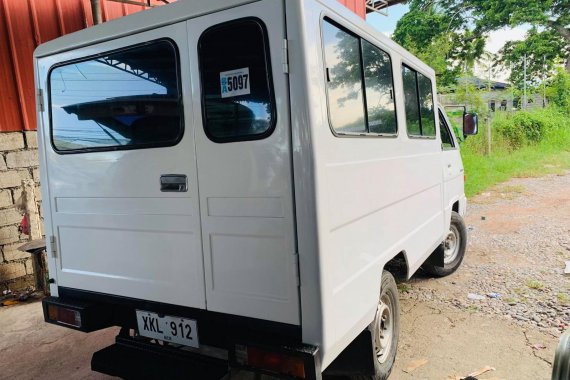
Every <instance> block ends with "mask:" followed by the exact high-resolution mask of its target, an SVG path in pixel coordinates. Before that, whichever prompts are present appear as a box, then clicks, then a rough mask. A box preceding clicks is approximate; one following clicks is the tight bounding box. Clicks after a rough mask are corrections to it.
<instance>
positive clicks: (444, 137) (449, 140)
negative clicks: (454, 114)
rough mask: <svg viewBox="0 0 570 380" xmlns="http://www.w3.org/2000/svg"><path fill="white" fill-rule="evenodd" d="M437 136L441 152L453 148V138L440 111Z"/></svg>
mask: <svg viewBox="0 0 570 380" xmlns="http://www.w3.org/2000/svg"><path fill="white" fill-rule="evenodd" d="M439 134H440V136H441V147H442V148H443V150H448V149H453V148H455V143H454V142H453V137H452V136H451V128H450V127H449V125H447V122H446V121H445V118H444V117H443V114H442V113H441V111H439Z"/></svg>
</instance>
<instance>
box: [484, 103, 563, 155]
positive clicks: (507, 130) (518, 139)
mask: <svg viewBox="0 0 570 380" xmlns="http://www.w3.org/2000/svg"><path fill="white" fill-rule="evenodd" d="M564 128H570V126H568V118H567V117H566V116H565V115H564V114H563V113H562V112H560V111H559V109H558V108H555V107H551V108H546V109H540V110H534V111H519V112H516V113H514V114H506V115H505V114H498V115H497V117H496V118H495V119H494V120H493V125H492V129H493V130H495V131H496V133H497V134H499V135H501V136H502V137H504V138H505V139H506V140H507V142H508V143H509V144H510V145H511V147H512V148H513V149H518V148H520V147H522V146H525V145H529V144H536V143H538V142H540V141H542V140H543V139H544V138H545V136H547V135H549V134H552V133H557V132H560V131H561V130H562V129H564Z"/></svg>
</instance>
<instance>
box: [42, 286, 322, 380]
mask: <svg viewBox="0 0 570 380" xmlns="http://www.w3.org/2000/svg"><path fill="white" fill-rule="evenodd" d="M58 290H59V297H47V298H45V299H44V300H43V309H44V318H45V320H46V322H48V323H53V324H57V325H61V326H63V327H68V328H72V329H75V330H79V331H84V332H91V331H96V330H99V329H102V328H106V327H111V326H120V327H122V328H123V329H122V330H121V331H122V333H121V334H120V335H119V336H118V337H117V341H116V343H115V344H114V345H112V346H109V347H106V348H104V349H103V350H101V351H98V352H96V353H95V354H94V355H93V358H92V363H91V365H92V369H93V370H95V371H98V372H103V373H106V374H109V375H113V376H120V377H123V378H137V379H138V378H147V377H145V376H142V375H141V374H145V373H146V374H153V373H156V372H155V371H160V370H161V368H164V366H169V367H170V368H172V374H171V375H172V376H170V378H178V375H180V378H189V375H190V374H191V373H190V372H188V371H189V370H191V371H194V373H193V376H190V377H194V378H201V379H202V378H204V379H205V378H212V379H214V378H216V377H215V376H218V374H220V373H224V368H225V372H227V369H228V368H230V367H232V368H244V369H246V370H250V371H254V372H261V373H270V374H274V373H271V372H270V371H269V372H268V371H263V370H262V369H259V368H254V367H252V366H250V365H248V363H244V362H243V360H240V355H239V354H238V355H236V350H239V349H240V348H243V347H260V348H262V349H264V350H268V351H269V352H271V353H277V354H278V355H279V354H283V355H290V356H294V357H297V358H300V360H302V362H303V365H304V368H305V374H306V376H305V377H304V378H305V379H320V362H319V354H318V348H317V347H314V346H308V345H304V344H303V343H302V341H301V328H300V326H295V325H288V324H284V323H279V322H272V321H266V320H261V319H255V318H248V317H241V316H236V315H229V314H223V313H216V312H211V311H207V310H201V309H194V308H188V307H183V306H178V305H170V304H163V303H158V302H151V301H145V300H139V299H132V298H126V297H119V296H113V295H108V294H101V293H94V292H88V291H83V290H77V289H69V288H63V287H59V289H58ZM50 305H52V306H53V305H56V306H60V307H64V308H65V309H66V310H72V312H73V313H75V315H77V316H78V318H79V319H80V323H78V324H77V326H72V325H69V324H66V323H58V321H56V320H54V319H53V307H52V318H50V315H49V313H48V308H49V306H50ZM136 310H145V311H150V312H155V313H158V314H161V315H170V316H177V317H182V318H188V319H194V320H196V323H197V326H198V338H199V343H200V347H205V348H206V350H207V348H208V347H212V348H215V349H220V350H222V351H223V352H225V357H223V358H222V359H220V358H219V357H218V358H212V357H210V356H205V355H203V354H202V352H203V351H196V350H193V351H192V350H188V349H181V347H179V346H178V347H176V346H172V345H168V344H166V345H157V344H156V343H151V342H150V340H148V339H147V340H146V341H145V339H146V338H143V339H142V340H141V339H133V338H132V337H129V336H128V335H127V334H126V333H125V332H128V330H129V329H137V320H136ZM141 363H144V365H142V364H141ZM163 374H164V373H163ZM210 374H212V377H210ZM206 375H207V376H206ZM141 376H142V377H141ZM196 376H199V377H196ZM150 378H153V377H152V376H151V377H150ZM154 378H157V377H154Z"/></svg>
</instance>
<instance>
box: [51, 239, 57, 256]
mask: <svg viewBox="0 0 570 380" xmlns="http://www.w3.org/2000/svg"><path fill="white" fill-rule="evenodd" d="M49 246H50V249H51V257H53V258H56V257H57V242H56V240H55V236H53V235H51V236H50V237H49Z"/></svg>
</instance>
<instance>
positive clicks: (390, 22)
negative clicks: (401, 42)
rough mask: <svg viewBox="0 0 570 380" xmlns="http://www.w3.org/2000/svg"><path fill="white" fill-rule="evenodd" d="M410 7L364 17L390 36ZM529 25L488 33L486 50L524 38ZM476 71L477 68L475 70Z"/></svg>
mask: <svg viewBox="0 0 570 380" xmlns="http://www.w3.org/2000/svg"><path fill="white" fill-rule="evenodd" d="M409 9H410V7H409V5H407V4H398V5H394V6H392V7H389V8H388V9H387V12H388V16H383V15H381V14H377V13H371V14H369V15H368V16H367V17H366V21H367V22H368V23H369V24H370V25H372V26H373V27H374V28H376V29H377V30H379V31H380V32H382V33H384V34H386V35H387V36H390V35H391V34H392V33H394V30H395V29H396V24H397V23H398V20H399V19H400V18H401V17H402V16H403V15H404V14H406V12H408V10H409ZM529 28H530V26H529V25H522V26H518V27H516V28H503V29H500V30H496V31H493V32H491V33H489V36H488V37H487V44H486V47H485V48H486V50H488V51H490V52H491V53H497V52H498V51H499V50H501V48H502V47H503V46H504V45H505V43H506V42H507V41H516V40H522V39H524V36H525V34H526V32H527V31H528V30H529ZM476 71H477V70H476ZM507 77H508V72H505V71H502V72H498V73H497V75H496V78H495V79H497V80H505V79H506V78H507Z"/></svg>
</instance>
